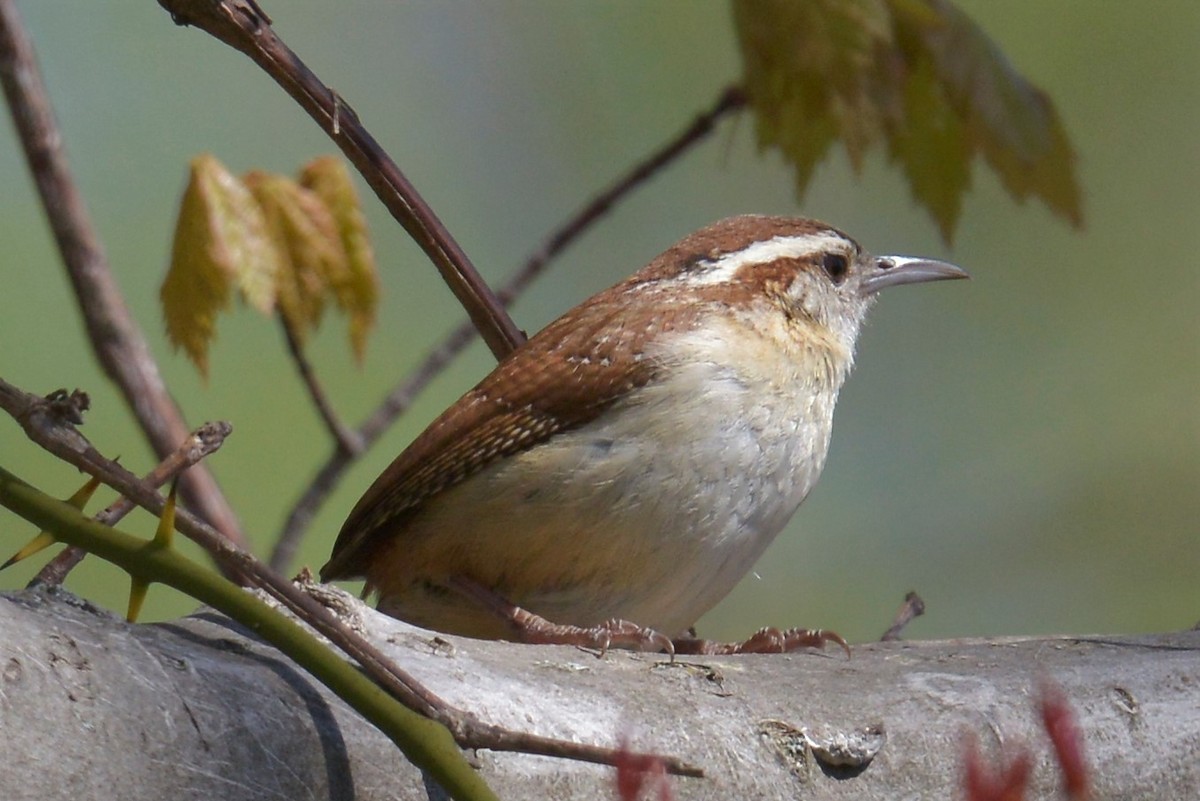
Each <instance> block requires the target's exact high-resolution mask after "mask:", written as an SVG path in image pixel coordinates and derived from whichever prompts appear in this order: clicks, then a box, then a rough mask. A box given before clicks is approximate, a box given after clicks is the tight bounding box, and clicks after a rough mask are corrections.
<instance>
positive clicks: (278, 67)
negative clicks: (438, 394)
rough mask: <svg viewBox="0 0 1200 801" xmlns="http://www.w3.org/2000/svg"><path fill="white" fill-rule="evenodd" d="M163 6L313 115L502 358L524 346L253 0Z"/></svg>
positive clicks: (354, 118)
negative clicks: (253, 65) (222, 45)
mask: <svg viewBox="0 0 1200 801" xmlns="http://www.w3.org/2000/svg"><path fill="white" fill-rule="evenodd" d="M158 4H159V5H160V6H162V7H163V8H165V9H166V10H167V11H168V12H170V14H171V18H172V19H174V20H175V22H176V23H177V24H179V25H195V26H196V27H198V28H200V29H202V30H204V31H205V32H206V33H208V34H209V35H211V36H213V37H214V38H216V39H218V40H220V41H221V42H224V43H225V44H227V45H229V46H230V47H232V48H234V49H235V50H239V51H241V52H242V53H244V54H246V55H247V56H249V57H250V58H251V59H252V60H253V61H254V62H255V63H256V64H258V65H259V66H260V67H262V69H263V70H264V71H265V72H266V73H267V74H268V75H270V76H271V77H272V78H273V79H274V80H275V82H276V83H278V84H279V85H280V86H281V87H282V88H283V90H284V91H286V92H287V93H288V94H289V95H291V96H292V99H294V100H295V101H296V102H297V103H298V104H299V105H300V107H301V108H303V109H304V110H305V111H306V112H308V115H309V116H310V117H312V118H313V120H315V121H316V123H317V124H318V125H319V126H321V129H322V130H323V131H325V133H327V134H328V135H329V136H330V138H331V139H332V140H333V141H334V142H335V143H336V144H337V146H338V147H340V148H341V149H342V152H343V153H345V154H346V157H347V158H348V159H350V161H351V163H353V164H354V166H355V167H356V168H357V169H358V171H359V173H360V174H361V175H362V176H363V178H365V179H366V181H367V183H368V184H369V185H370V187H371V189H373V190H374V191H375V194H376V196H378V197H379V199H380V200H381V201H382V202H383V205H384V206H386V207H387V209H388V211H390V212H391V214H392V216H393V217H394V218H396V221H397V222H399V223H400V224H401V225H402V226H404V230H405V231H407V232H408V235H409V236H411V237H412V238H413V241H415V242H416V243H417V244H418V245H419V246H420V247H421V249H422V250H423V251H425V254H426V255H427V256H429V258H430V260H431V261H432V262H433V263H434V265H435V266H436V267H437V268H438V271H439V272H441V274H442V279H443V280H444V281H445V282H446V284H447V286H449V287H450V291H452V292H453V293H454V296H455V297H456V298H458V302H459V303H461V304H462V306H463V308H464V309H466V311H467V315H468V316H469V317H470V318H471V322H472V323H474V324H475V327H476V328H477V329H478V330H479V331H480V332H481V334H482V335H483V340H484V342H486V343H487V345H488V347H489V348H490V349H491V351H492V353H493V354H495V356H496V358H497V359H500V358H503V357H504V356H506V355H508V353H510V352H511V351H512V349H513V348H515V347H516V346H517V345H519V344H521V343H522V342H524V341H525V336H524V335H523V334H522V333H521V331H520V329H518V328H517V326H516V325H515V324H514V323H513V321H512V318H510V317H509V316H508V312H506V311H505V310H504V307H503V305H502V304H501V303H500V301H499V300H497V299H496V297H495V295H493V294H492V291H491V289H489V288H488V286H487V284H486V283H485V282H484V281H483V279H482V278H481V277H480V276H479V273H478V272H477V271H476V270H475V267H474V265H473V264H471V261H470V259H468V258H467V255H466V253H464V252H463V250H462V248H461V247H459V245H458V243H457V242H455V241H454V238H453V237H452V236H450V232H449V231H447V230H446V227H445V226H444V225H443V224H442V221H441V220H440V219H438V217H437V215H436V214H434V213H433V210H432V209H431V208H430V207H429V204H427V203H426V202H425V200H424V199H423V198H422V197H421V195H420V194H419V193H418V192H417V190H416V189H415V188H414V187H413V185H412V184H411V183H409V181H408V179H407V178H406V177H405V176H404V173H402V172H401V171H400V168H399V167H397V166H396V163H395V162H394V161H392V159H391V157H390V156H388V154H387V153H386V152H385V151H384V150H383V148H382V147H380V146H379V143H378V142H376V141H375V139H374V137H372V136H371V134H370V133H368V132H367V130H366V128H364V127H363V125H362V123H361V122H359V120H358V115H356V114H355V112H354V109H353V108H351V107H350V105H349V104H348V103H347V102H346V100H345V98H343V97H341V96H340V95H338V94H336V93H335V92H333V91H332V90H331V89H330V88H329V87H328V86H326V85H325V84H324V83H322V82H321V81H320V80H319V79H318V78H317V76H316V75H314V74H313V73H312V71H310V70H309V69H308V67H307V66H305V64H304V62H303V61H301V60H300V57H299V56H297V55H296V54H295V53H294V52H292V50H291V48H289V47H288V46H287V45H286V44H284V42H283V40H282V39H280V38H279V37H278V36H277V35H276V33H275V31H274V30H273V29H272V28H271V21H270V19H269V18H268V17H267V16H266V15H265V14H264V13H263V12H262V10H261V9H259V8H258V6H257V5H256V4H254V3H251V2H248V0H158Z"/></svg>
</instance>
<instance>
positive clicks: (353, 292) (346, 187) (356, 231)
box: [300, 156, 379, 363]
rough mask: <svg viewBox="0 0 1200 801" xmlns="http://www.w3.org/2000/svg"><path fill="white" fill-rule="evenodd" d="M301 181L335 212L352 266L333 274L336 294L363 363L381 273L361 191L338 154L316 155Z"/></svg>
mask: <svg viewBox="0 0 1200 801" xmlns="http://www.w3.org/2000/svg"><path fill="white" fill-rule="evenodd" d="M300 185H301V186H303V187H305V188H306V189H310V190H312V191H313V192H314V193H316V194H317V196H318V197H320V198H321V200H322V201H324V203H325V206H326V207H327V208H328V209H329V211H330V212H331V213H332V214H333V219H334V222H335V223H336V225H337V230H338V236H339V237H340V239H341V243H342V248H343V250H344V251H345V253H346V257H347V265H348V267H349V269H348V270H347V271H346V272H345V273H344V274H339V275H337V276H331V280H332V285H333V294H334V298H335V300H336V301H337V305H338V308H340V309H341V310H342V311H343V312H345V313H346V315H347V316H348V317H349V318H350V346H351V348H352V349H353V351H354V356H355V358H356V359H358V361H359V362H360V363H361V362H362V359H363V356H364V354H365V352H366V347H367V335H368V334H369V333H370V331H371V328H372V327H373V326H374V325H375V309H376V306H377V305H378V302H379V277H378V271H377V269H376V266H375V251H374V249H373V248H372V247H371V238H370V235H369V233H368V232H367V219H366V217H365V216H364V215H363V212H362V206H361V205H360V203H359V200H358V193H357V192H355V191H354V183H353V182H352V181H351V180H350V172H349V171H348V170H347V169H346V165H345V164H344V163H343V162H342V161H341V160H340V159H338V158H335V157H334V156H322V157H321V158H317V159H313V160H312V161H311V162H309V163H308V164H307V165H305V167H304V169H303V170H301V172H300Z"/></svg>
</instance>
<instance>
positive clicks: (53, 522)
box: [0, 467, 495, 799]
mask: <svg viewBox="0 0 1200 801" xmlns="http://www.w3.org/2000/svg"><path fill="white" fill-rule="evenodd" d="M0 503H2V504H3V505H4V506H6V507H8V508H9V509H11V510H12V511H14V512H16V513H17V514H18V515H20V516H21V517H24V518H25V519H26V520H28V521H30V522H31V523H33V524H34V525H36V526H38V527H39V528H41V529H43V530H47V531H51V532H53V533H54V534H55V536H56V537H58V538H60V539H62V540H63V541H66V542H69V543H71V544H72V545H75V546H79V547H86V548H87V549H88V550H90V551H92V552H93V553H95V554H96V555H97V556H99V557H101V558H103V559H105V560H107V561H109V562H112V563H113V564H115V565H117V566H118V567H120V568H122V569H123V570H125V571H126V572H127V573H129V575H130V576H132V577H134V578H136V579H139V580H141V581H143V582H145V583H147V584H149V583H150V582H152V581H157V582H160V583H163V584H167V585H169V586H172V587H174V588H176V589H178V590H180V591H181V592H185V593H187V594H188V595H190V596H191V597H193V598H195V599H197V600H198V601H200V602H201V603H205V604H208V605H209V606H212V607H213V608H214V609H218V610H220V611H221V612H224V613H225V614H227V615H229V616H230V617H232V618H234V619H235V620H237V621H238V622H240V623H242V624H243V625H245V626H247V627H250V628H252V629H253V630H254V631H255V632H256V633H257V634H258V635H259V636H261V637H262V638H263V639H265V640H266V641H267V642H269V643H271V644H272V645H274V646H275V647H276V648H278V649H280V650H281V651H282V652H283V653H285V654H287V655H288V656H289V657H291V658H292V659H295V660H296V661H297V662H299V663H300V664H302V665H303V666H304V667H305V669H306V670H308V671H309V672H310V673H312V674H313V675H314V676H315V677H317V678H318V679H319V680H320V681H321V682H322V683H324V684H325V685H326V686H328V687H330V688H331V689H333V690H334V691H335V692H337V694H338V696H339V697H340V698H342V699H343V700H345V701H346V702H347V703H348V704H350V705H351V706H353V707H354V709H356V710H357V711H358V712H359V713H360V714H361V715H362V716H363V717H365V718H366V719H367V720H369V721H371V722H372V723H373V724H375V725H376V726H377V727H378V728H379V729H380V730H381V731H383V732H384V733H385V734H387V736H388V737H389V739H391V740H392V742H394V743H395V744H396V745H397V747H399V748H400V749H401V750H402V751H404V753H405V755H406V756H408V757H409V758H410V759H411V760H412V761H413V762H414V763H415V764H416V765H418V766H419V767H421V768H422V769H423V770H428V771H430V773H432V774H433V775H434V777H435V778H436V779H437V780H438V782H439V783H440V784H441V785H442V787H444V788H445V789H446V790H447V791H448V792H449V793H450V794H451V795H452V796H453V797H454V798H460V799H494V798H495V796H494V795H493V794H492V793H491V791H490V790H489V789H488V787H487V785H485V784H484V783H483V781H482V780H481V779H480V778H479V777H478V775H477V774H476V773H475V772H474V771H473V770H472V769H471V767H470V766H469V765H468V764H467V763H466V761H465V760H464V759H463V756H462V754H461V753H460V752H459V751H458V749H457V748H456V747H455V743H454V741H453V740H452V739H451V738H450V736H449V732H447V731H446V730H445V728H443V727H441V726H437V725H436V724H434V723H433V721H431V720H429V719H427V718H425V717H422V716H421V715H419V714H418V713H416V712H415V711H412V710H411V709H406V708H405V707H403V706H401V705H400V704H399V703H398V702H397V700H396V699H395V698H393V697H391V696H389V695H387V693H385V692H383V691H382V690H381V688H380V687H378V686H377V685H375V684H374V683H373V682H372V681H371V680H370V679H369V678H367V677H366V676H364V675H362V674H361V673H359V672H358V671H357V670H355V669H354V668H353V667H352V666H351V665H349V664H347V663H346V662H345V661H344V660H342V659H340V658H339V657H338V656H336V655H335V654H334V653H333V652H332V651H330V650H329V649H328V648H326V647H325V646H324V645H323V644H322V643H321V642H320V641H319V640H317V639H316V638H314V637H312V636H310V635H309V634H308V633H307V632H306V631H304V630H303V629H302V628H300V627H299V626H298V625H296V623H294V622H293V621H292V620H291V619H289V618H287V617H285V616H284V615H281V614H280V613H279V612H278V611H276V610H275V609H272V608H270V607H268V606H267V605H265V604H264V603H263V602H262V601H260V600H259V599H258V598H256V597H254V596H253V595H251V594H249V593H247V592H245V591H243V590H242V589H241V588H240V587H238V586H236V585H234V584H232V583H230V582H228V581H226V580H225V579H223V578H221V576H220V575H218V574H217V573H215V572H213V571H211V570H206V569H203V568H201V567H199V566H198V565H196V564H194V563H193V562H191V561H190V560H189V559H187V558H186V557H184V556H182V555H181V554H180V553H179V552H178V551H176V550H174V549H172V548H167V547H156V546H155V544H154V543H153V542H146V541H145V540H140V539H138V538H136V537H133V536H130V535H129V534H125V533H124V532H121V531H118V530H117V529H114V528H110V527H108V526H105V525H101V524H100V523H97V522H95V521H92V520H88V519H87V518H85V517H83V516H82V515H81V514H80V513H79V510H77V509H75V507H73V506H71V505H69V504H66V503H63V502H61V501H58V500H56V499H54V498H51V497H49V496H48V495H45V494H43V493H41V492H39V491H38V490H36V489H34V488H33V487H31V486H29V485H28V484H26V483H24V482H23V481H21V480H20V479H18V478H17V477H16V476H14V475H12V474H11V473H9V472H8V471H7V470H5V469H4V468H2V467H0Z"/></svg>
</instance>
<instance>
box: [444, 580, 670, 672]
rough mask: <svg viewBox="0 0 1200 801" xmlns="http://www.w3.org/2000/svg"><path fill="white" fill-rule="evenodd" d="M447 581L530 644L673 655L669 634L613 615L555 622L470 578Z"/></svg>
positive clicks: (515, 635)
mask: <svg viewBox="0 0 1200 801" xmlns="http://www.w3.org/2000/svg"><path fill="white" fill-rule="evenodd" d="M450 585H451V586H452V587H453V588H454V589H456V590H457V591H459V592H461V593H462V594H464V595H466V596H468V597H470V598H473V599H475V600H476V601H478V602H479V603H481V604H482V605H484V606H486V607H487V608H488V609H490V610H491V611H492V612H494V613H495V614H496V615H498V616H499V617H501V618H503V619H504V620H506V621H507V622H508V624H509V626H510V627H511V628H512V631H513V639H514V640H515V641H516V642H523V643H527V644H530V645H574V646H577V647H580V648H591V649H594V650H597V651H599V652H600V655H601V656H603V655H604V653H605V652H606V651H608V649H609V648H625V649H629V650H632V651H665V652H666V653H668V654H670V655H671V657H672V658H674V655H675V648H674V645H673V643H672V642H671V638H670V637H668V636H666V635H665V634H661V633H660V632H657V631H655V630H654V629H651V628H647V627H645V626H639V625H638V624H637V623H633V622H630V621H628V620H620V619H618V618H612V619H610V620H606V621H604V622H603V623H600V624H598V625H595V626H573V625H570V624H564V623H555V622H553V621H550V620H547V619H546V618H544V617H542V616H541V615H537V614H534V613H533V612H530V611H529V610H528V609H522V608H521V607H519V606H517V605H516V604H513V603H511V602H510V601H508V600H507V599H506V598H504V597H503V596H501V595H499V594H498V593H496V592H495V591H494V590H491V589H489V588H487V587H485V586H483V585H482V584H479V583H478V582H476V581H473V580H471V579H468V578H463V577H456V578H454V579H452V580H451V583H450Z"/></svg>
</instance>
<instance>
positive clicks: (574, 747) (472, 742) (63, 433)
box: [0, 379, 703, 776]
mask: <svg viewBox="0 0 1200 801" xmlns="http://www.w3.org/2000/svg"><path fill="white" fill-rule="evenodd" d="M80 394H81V393H80ZM73 397H75V396H65V397H64V396H63V395H60V394H59V393H55V394H54V395H52V396H51V397H50V398H39V397H38V396H36V395H30V394H29V393H26V392H24V391H22V390H20V389H18V388H17V387H14V386H12V385H11V384H9V383H7V382H6V381H4V380H3V379H0V408H3V409H4V410H5V411H6V412H8V413H9V414H10V415H11V416H12V417H13V418H14V419H15V420H16V421H17V422H18V423H19V424H20V425H21V428H22V429H24V431H25V433H26V435H27V436H28V437H29V438H30V439H31V440H32V441H33V442H35V443H37V444H38V445H40V446H41V447H43V448H45V449H46V450H47V451H49V452H50V453H52V454H54V455H55V456H57V457H59V458H60V459H62V460H63V461H65V462H68V463H69V464H72V465H75V466H76V467H78V468H79V469H80V470H82V471H83V472H85V473H87V474H88V475H92V476H95V477H97V478H99V479H100V480H101V481H103V482H104V483H105V484H107V485H108V486H110V487H112V488H113V489H115V490H116V491H117V492H119V493H121V494H122V495H124V496H125V497H127V498H129V499H131V500H132V501H134V503H136V504H137V505H138V506H140V507H142V508H143V509H146V510H147V511H149V512H150V513H152V514H154V515H161V514H162V510H163V507H164V505H165V500H164V498H163V497H162V496H161V495H159V494H158V492H157V491H156V490H155V489H154V488H152V487H150V486H148V485H147V484H145V483H144V482H142V481H141V480H139V479H138V478H137V476H135V475H134V474H133V473H131V472H129V471H128V470H126V469H125V468H124V467H122V466H121V465H119V464H117V463H116V462H114V461H112V460H110V459H107V458H105V457H104V456H103V455H101V454H100V453H99V452H98V451H97V450H96V449H95V448H94V447H92V444H91V443H90V442H89V441H88V440H87V438H86V437H84V436H83V435H82V434H80V433H79V431H78V430H77V429H76V428H75V423H74V420H76V419H78V417H79V416H80V415H81V414H82V409H76V408H73V407H72V405H71V399H72V398H73ZM84 397H86V396H84ZM175 527H176V529H178V531H179V532H180V533H182V534H183V535H184V536H186V537H188V538H189V539H191V540H192V541H193V542H195V543H197V544H198V545H200V546H201V547H202V548H204V549H205V550H207V551H208V552H209V554H210V555H211V556H212V557H213V558H214V559H215V560H216V561H217V563H218V564H220V565H222V566H224V567H225V568H226V569H228V570H230V571H231V572H233V573H235V574H237V575H241V576H246V577H247V578H248V579H249V581H250V583H251V584H252V585H253V586H255V587H259V588H260V589H262V590H264V591H265V592H267V593H268V594H269V595H270V596H271V597H272V598H274V599H275V600H276V601H278V602H279V603H280V604H281V605H282V606H284V607H285V608H287V609H288V610H289V611H291V612H292V613H293V614H294V615H296V616H297V617H298V618H300V619H301V620H303V621H304V622H305V623H307V624H308V625H309V626H311V627H312V628H313V629H314V630H316V631H317V632H318V633H319V634H321V635H323V636H324V637H326V638H327V639H328V640H329V641H330V642H332V643H333V644H334V645H336V646H337V647H338V648H340V649H341V650H342V651H343V652H344V653H345V654H346V655H347V656H349V657H350V658H351V659H353V660H354V661H356V662H358V664H359V665H361V666H362V668H363V670H365V671H366V672H367V674H369V675H370V676H371V678H372V679H374V680H375V681H376V682H377V683H378V684H379V685H380V686H381V687H383V688H384V689H385V690H387V691H388V692H389V693H391V694H392V695H393V696H394V697H395V698H396V700H398V701H400V702H401V703H402V704H404V705H405V706H407V707H408V708H409V709H412V710H414V711H416V712H419V713H421V714H422V715H425V716H426V717H429V718H431V719H433V720H435V721H437V722H438V723H440V724H442V725H443V726H445V727H446V728H447V729H449V730H450V733H451V734H452V735H453V736H454V739H455V741H456V742H457V743H458V744H459V745H460V746H461V747H463V748H488V749H492V750H497V751H522V752H528V753H536V754H544V755H547V756H561V757H565V758H569V759H579V760H584V761H588V762H598V763H602V764H606V765H612V764H615V763H616V760H617V759H619V758H620V757H621V754H620V752H619V751H618V749H613V748H603V747H600V746H587V745H580V744H578V743H569V742H565V741H561V740H555V739H553V738H549V737H541V736H538V735H533V734H523V733H520V732H512V731H509V730H507V729H504V728H501V727H499V726H494V725H492V724H489V723H486V722H484V721H481V720H480V719H479V718H477V717H476V716H475V715H473V714H472V713H470V712H467V711H465V710H462V709H458V708H457V707H453V706H451V705H450V704H448V703H446V701H444V700H443V699H442V698H441V697H439V696H438V695H436V694H435V693H433V692H431V691H430V690H429V689H427V688H426V687H425V686H424V685H422V684H421V683H420V682H418V681H417V680H416V679H414V678H413V677H412V676H410V675H409V674H408V673H407V672H406V671H405V670H403V669H401V668H400V667H399V666H398V665H396V663H395V662H393V661H392V660H390V659H388V657H387V656H385V655H384V654H383V653H382V652H381V651H380V650H379V649H378V648H376V647H375V646H374V645H372V644H371V643H370V642H369V641H367V640H366V639H365V638H364V637H363V636H362V635H360V634H358V633H357V632H355V631H353V630H351V629H350V628H349V627H348V626H346V624H345V623H343V622H342V621H341V619H339V618H338V617H337V616H336V615H334V614H333V613H332V612H331V611H330V610H329V609H327V608H326V607H325V606H323V605H322V604H321V603H320V602H319V601H317V600H316V599H314V598H313V597H312V596H311V595H309V594H308V593H306V592H305V591H304V590H303V589H301V588H300V587H297V586H296V585H295V584H294V583H292V582H291V581H288V580H287V579H285V578H284V577H283V576H282V575H280V574H279V573H278V572H276V571H274V570H272V569H271V568H269V567H268V566H267V565H266V564H264V563H263V562H260V561H259V560H258V559H256V558H255V557H254V555H253V554H251V553H250V552H249V551H246V550H243V549H242V548H239V547H238V546H237V545H236V544H234V543H232V542H230V541H229V540H228V539H227V538H225V537H223V536H221V534H220V533H219V532H217V531H216V530H215V529H214V528H212V527H211V526H209V525H208V524H207V523H205V522H204V521H202V520H200V519H199V518H197V517H196V516H195V515H192V514H190V513H189V512H188V511H187V510H186V509H178V510H176V517H175ZM663 759H664V761H665V763H666V765H667V769H668V770H669V771H671V772H672V773H677V774H679V775H684V776H701V775H703V771H701V770H700V769H699V768H697V767H695V766H692V765H689V764H687V763H685V762H683V761H681V760H678V759H675V758H673V757H664V758H663Z"/></svg>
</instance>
